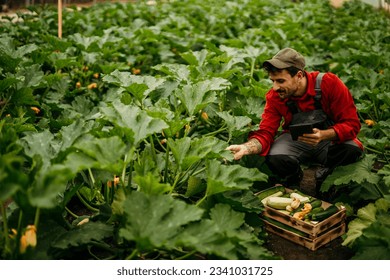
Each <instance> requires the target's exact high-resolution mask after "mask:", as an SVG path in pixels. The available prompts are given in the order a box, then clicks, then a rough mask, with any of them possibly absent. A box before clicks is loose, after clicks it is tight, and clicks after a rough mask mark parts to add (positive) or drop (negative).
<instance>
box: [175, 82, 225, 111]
mask: <svg viewBox="0 0 390 280" xmlns="http://www.w3.org/2000/svg"><path fill="white" fill-rule="evenodd" d="M229 86H230V83H229V81H228V80H226V79H222V78H212V79H210V80H205V81H200V82H197V83H195V84H193V85H185V86H183V87H182V88H181V89H178V90H177V91H176V94H177V96H178V98H179V99H180V100H181V101H182V102H183V104H184V106H185V107H186V109H187V112H188V114H189V115H190V116H193V115H195V114H196V113H197V112H198V111H199V110H202V109H203V108H205V107H206V106H207V105H208V104H210V103H212V102H214V101H215V100H216V98H217V97H216V94H215V91H220V90H226V89H227V88H228V87H229Z"/></svg>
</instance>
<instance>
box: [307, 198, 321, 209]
mask: <svg viewBox="0 0 390 280" xmlns="http://www.w3.org/2000/svg"><path fill="white" fill-rule="evenodd" d="M309 203H310V205H311V208H312V209H314V208H317V207H321V205H322V200H320V199H316V200H313V201H312V202H309Z"/></svg>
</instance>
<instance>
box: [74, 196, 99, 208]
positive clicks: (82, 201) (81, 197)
mask: <svg viewBox="0 0 390 280" xmlns="http://www.w3.org/2000/svg"><path fill="white" fill-rule="evenodd" d="M76 195H77V197H78V198H79V199H80V201H81V203H82V204H84V206H85V207H87V209H89V210H91V211H93V212H99V209H97V208H94V207H92V206H91V205H90V204H89V203H88V202H86V201H85V199H84V198H83V196H82V195H81V194H80V192H79V191H77V192H76Z"/></svg>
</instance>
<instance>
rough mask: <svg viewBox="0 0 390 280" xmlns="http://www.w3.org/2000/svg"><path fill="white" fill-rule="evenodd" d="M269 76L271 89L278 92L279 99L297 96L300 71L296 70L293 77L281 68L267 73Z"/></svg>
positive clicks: (300, 76)
mask: <svg viewBox="0 0 390 280" xmlns="http://www.w3.org/2000/svg"><path fill="white" fill-rule="evenodd" d="M269 78H270V80H271V81H272V83H273V86H272V88H273V90H274V91H276V92H277V93H278V94H279V97H280V98H281V99H285V98H289V97H290V96H297V93H298V86H299V81H300V79H301V78H302V72H298V73H297V74H296V75H295V76H294V77H291V75H290V74H289V73H288V72H287V70H285V69H283V70H282V71H281V72H276V73H271V72H270V73H269Z"/></svg>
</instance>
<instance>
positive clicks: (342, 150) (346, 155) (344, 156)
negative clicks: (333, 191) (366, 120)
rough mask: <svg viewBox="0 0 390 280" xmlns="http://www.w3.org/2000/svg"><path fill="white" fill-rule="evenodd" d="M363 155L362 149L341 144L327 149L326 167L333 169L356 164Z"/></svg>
mask: <svg viewBox="0 0 390 280" xmlns="http://www.w3.org/2000/svg"><path fill="white" fill-rule="evenodd" d="M362 155H363V151H362V149H360V148H359V147H357V146H354V145H348V144H341V145H337V146H336V145H335V146H332V147H331V148H329V151H328V160H327V166H328V167H331V168H334V167H336V166H339V165H347V164H351V163H354V162H357V161H358V160H359V159H360V158H361V157H362Z"/></svg>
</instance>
